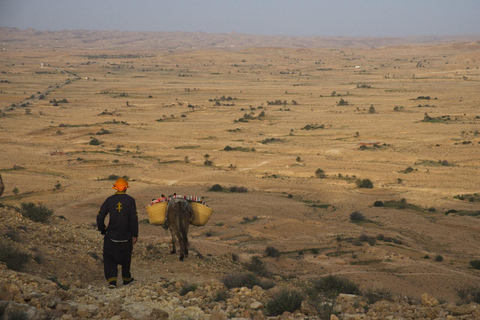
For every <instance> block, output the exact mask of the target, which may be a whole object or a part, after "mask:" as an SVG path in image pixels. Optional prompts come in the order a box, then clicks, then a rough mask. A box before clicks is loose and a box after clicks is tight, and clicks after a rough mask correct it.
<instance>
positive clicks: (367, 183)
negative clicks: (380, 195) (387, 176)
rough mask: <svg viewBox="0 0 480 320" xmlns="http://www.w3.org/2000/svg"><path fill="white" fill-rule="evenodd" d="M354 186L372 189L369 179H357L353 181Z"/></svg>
mask: <svg viewBox="0 0 480 320" xmlns="http://www.w3.org/2000/svg"><path fill="white" fill-rule="evenodd" d="M355 184H356V185H357V187H358V188H366V189H372V188H373V183H372V181H370V179H363V180H361V179H358V180H357V181H355Z"/></svg>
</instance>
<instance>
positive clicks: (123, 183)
mask: <svg viewBox="0 0 480 320" xmlns="http://www.w3.org/2000/svg"><path fill="white" fill-rule="evenodd" d="M127 188H129V186H128V182H127V180H125V179H124V178H119V179H117V181H115V184H114V185H113V188H112V189H117V190H118V191H125V190H127Z"/></svg>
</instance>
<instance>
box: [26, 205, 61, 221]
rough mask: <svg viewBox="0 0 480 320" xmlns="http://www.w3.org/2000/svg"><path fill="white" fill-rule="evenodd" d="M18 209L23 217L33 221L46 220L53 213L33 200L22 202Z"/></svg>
mask: <svg viewBox="0 0 480 320" xmlns="http://www.w3.org/2000/svg"><path fill="white" fill-rule="evenodd" d="M18 211H19V212H20V213H21V214H22V215H23V216H24V217H25V218H28V219H30V220H32V221H35V222H43V223H45V222H47V221H48V220H49V219H50V217H51V216H52V214H53V210H51V209H48V208H47V207H45V206H44V205H43V204H41V203H39V204H35V203H33V202H22V204H21V205H20V209H18Z"/></svg>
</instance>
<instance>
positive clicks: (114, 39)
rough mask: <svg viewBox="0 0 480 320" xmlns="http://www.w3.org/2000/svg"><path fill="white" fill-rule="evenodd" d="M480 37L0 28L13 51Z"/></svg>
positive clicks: (0, 37) (371, 43) (378, 43)
mask: <svg viewBox="0 0 480 320" xmlns="http://www.w3.org/2000/svg"><path fill="white" fill-rule="evenodd" d="M479 39H480V35H462V36H445V35H430V36H413V37H406V38H399V37H385V38H368V37H293V36H264V35H250V34H241V33H234V32H232V33H203V32H180V31H178V32H133V31H90V30H61V31H37V30H34V29H25V30H21V29H18V28H0V43H2V45H3V46H4V47H5V46H14V47H17V46H18V47H31V46H35V47H40V46H42V47H49V48H51V47H57V48H61V47H65V48H70V49H87V48H92V49H102V50H108V49H117V50H118V49H128V50H135V49H147V50H148V49H150V50H159V49H160V50H162V49H163V50H165V49H167V50H168V49H207V48H219V49H230V48H237V49H238V48H253V47H287V48H341V47H382V46H397V45H408V44H421V45H433V44H443V43H451V42H472V41H478V40H479Z"/></svg>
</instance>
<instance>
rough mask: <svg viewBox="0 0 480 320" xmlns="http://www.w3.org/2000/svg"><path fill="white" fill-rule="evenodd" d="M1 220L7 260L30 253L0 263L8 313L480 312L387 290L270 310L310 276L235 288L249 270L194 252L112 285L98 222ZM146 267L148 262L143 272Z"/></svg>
mask: <svg viewBox="0 0 480 320" xmlns="http://www.w3.org/2000/svg"><path fill="white" fill-rule="evenodd" d="M0 222H1V224H0V231H1V232H2V239H1V241H2V243H3V244H2V250H3V251H4V252H3V253H1V254H0V258H2V259H3V260H7V259H5V256H6V255H5V252H6V251H7V250H13V249H12V248H15V249H18V250H19V251H18V252H20V253H25V254H27V255H28V256H29V259H28V262H27V264H26V265H25V266H24V268H23V269H22V271H16V270H12V269H11V268H9V267H7V264H8V262H7V263H5V262H1V263H0V318H1V319H83V318H88V319H114V320H117V319H480V308H479V305H478V304H476V303H468V304H455V303H452V302H449V303H440V302H439V301H437V300H436V299H435V298H433V297H429V296H428V295H426V294H424V295H423V296H421V297H418V300H417V299H412V298H407V297H401V296H394V295H391V294H388V293H383V294H380V293H377V294H376V295H375V294H372V293H370V294H369V295H367V294H359V295H353V294H342V293H341V294H339V295H338V296H335V297H333V298H331V299H322V298H318V299H311V298H310V299H307V298H305V299H304V300H303V302H301V304H300V306H299V307H298V308H297V310H296V311H292V312H283V314H281V315H278V316H271V315H270V313H271V309H272V308H269V306H271V304H272V300H273V299H274V297H275V296H276V294H277V293H278V292H279V291H280V290H281V289H282V288H289V289H291V290H293V289H295V290H297V291H298V292H304V290H305V289H306V287H307V285H306V283H302V282H301V281H300V280H298V279H294V280H287V279H285V278H281V277H279V276H273V279H274V282H275V284H276V285H275V286H273V287H272V288H269V289H266V288H265V289H264V288H262V287H261V286H259V285H255V286H252V287H251V288H247V287H239V288H238V287H236V288H230V289H228V288H227V287H226V286H225V284H224V281H222V280H223V279H225V278H224V277H225V275H226V274H229V273H231V272H232V271H235V272H241V271H245V270H244V269H242V268H244V266H243V265H242V264H240V263H235V262H232V261H225V258H224V257H214V256H212V257H208V258H205V257H198V256H196V257H192V258H189V259H190V261H189V262H188V263H189V264H186V263H184V264H182V266H183V267H182V269H179V270H177V271H179V272H178V273H177V274H176V276H175V275H171V276H169V277H168V278H167V277H147V276H144V277H141V278H140V279H138V280H137V281H134V282H133V283H132V284H130V285H128V286H123V285H122V284H121V283H120V284H119V285H118V287H117V288H116V289H108V288H107V287H106V284H105V281H104V280H103V279H102V276H101V260H100V258H99V255H100V253H101V248H100V243H101V242H100V241H98V239H99V235H98V233H97V232H96V230H95V229H94V228H93V226H87V225H71V224H70V223H69V222H68V221H65V220H63V219H60V218H58V217H55V218H54V219H53V221H51V222H50V223H49V224H45V223H38V222H33V221H30V220H29V219H26V218H25V217H23V216H22V215H21V214H20V213H18V212H16V211H15V210H13V209H12V208H10V209H7V208H0ZM167 254H168V246H167V245H163V246H159V247H158V248H156V249H155V250H153V249H152V246H151V245H149V244H148V243H139V244H138V245H137V248H136V251H135V255H136V259H139V260H148V259H159V261H160V260H164V261H163V262H158V264H160V263H162V264H163V266H164V267H165V266H166V264H168V263H169V262H168V259H166V258H165V259H163V257H166V256H167ZM18 256H21V255H18ZM165 260H167V262H165ZM172 263H173V260H172ZM10 264H11V262H10ZM13 266H14V268H16V267H17V265H15V264H13ZM10 267H12V266H10ZM99 269H100V270H99ZM141 269H142V264H140V265H138V266H137V274H141V273H142V270H141ZM201 270H205V272H210V273H213V274H217V275H218V276H217V277H218V279H211V278H210V279H209V280H205V281H200V280H198V281H195V283H193V282H192V281H191V280H192V279H191V278H190V279H189V281H186V280H185V278H187V279H188V273H189V272H190V273H192V272H193V273H198V272H200V271H201ZM213 271H215V272H213ZM284 302H285V301H284ZM279 304H280V303H279Z"/></svg>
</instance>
